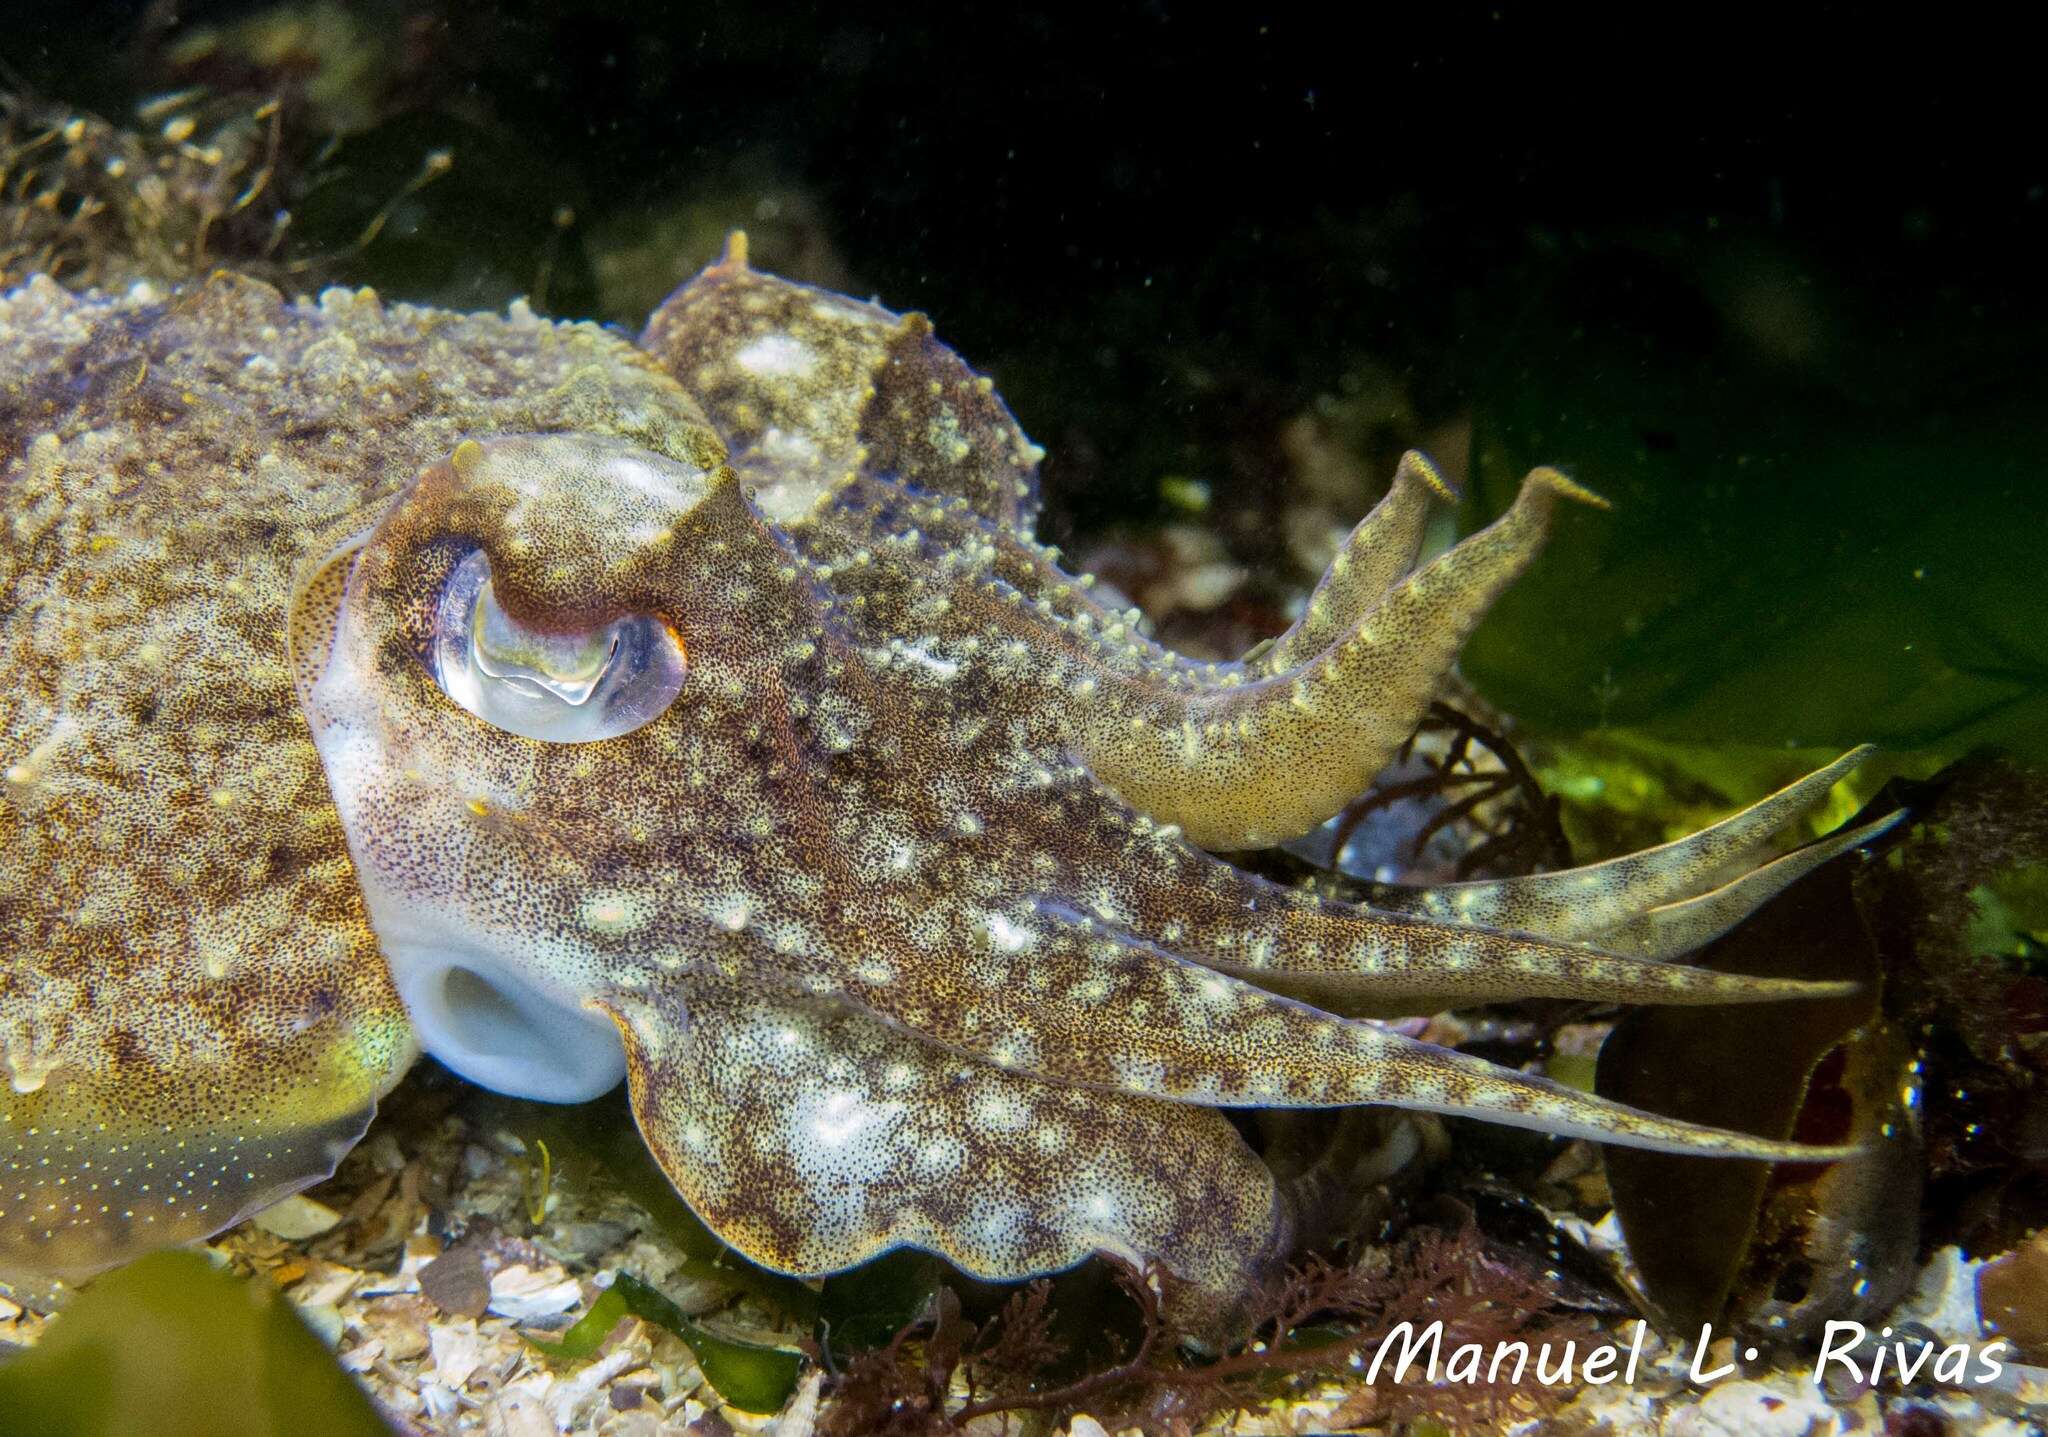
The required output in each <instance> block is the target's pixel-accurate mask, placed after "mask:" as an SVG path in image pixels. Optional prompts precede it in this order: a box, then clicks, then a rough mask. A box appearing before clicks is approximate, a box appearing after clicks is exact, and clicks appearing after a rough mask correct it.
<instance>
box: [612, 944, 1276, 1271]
mask: <svg viewBox="0 0 2048 1437" xmlns="http://www.w3.org/2000/svg"><path fill="white" fill-rule="evenodd" d="M602 1002H603V1006H604V1007H605V1008H606V1010H607V1011H608V1012H610V1014H611V1015H612V1017H613V1018H614V1019H615V1020H616V1021H617V1023H618V1026H619V1032H620V1034H621V1035H622V1037H623V1038H624V1040H625V1044H626V1055H627V1067H628V1074H629V1078H630V1082H631V1086H632V1095H633V1109H634V1113H635V1115H636V1117H637V1119H638V1121H639V1124H640V1128H641V1131H642V1132H643V1133H644V1134H645V1135H646V1137H647V1141H648V1144H649V1146H650V1147H651V1148H652V1149H653V1151H654V1153H655V1155H656V1157H657V1158H658V1159H659V1161H660V1163H661V1165H662V1168H663V1169H664V1171H666V1172H667V1173H668V1175H669V1177H670V1179H671V1180H672V1181H673V1182H674V1183H675V1184H676V1187H677V1189H678V1190H679V1191H680V1192H681V1193H682V1195H683V1197H684V1199H685V1200H686V1201H688V1202H689V1204H690V1206H691V1207H692V1208H693V1209H695V1210H696V1212H697V1213H698V1214H699V1215H701V1216H702V1217H703V1218H704V1219H705V1220H706V1221H707V1222H709V1223H710V1224H711V1226H712V1227H713V1228H714V1229H716V1230H717V1232H718V1233H719V1235H720V1236H721V1237H722V1238H723V1239H724V1240H725V1241H727V1242H729V1243H731V1244H732V1245H733V1246H735V1247H737V1248H738V1249H739V1250H740V1251H741V1252H743V1253H745V1254H746V1255H747V1256H748V1257H750V1258H752V1259H754V1260H755V1261H756V1262H760V1263H764V1264H766V1265H767V1266H769V1267H772V1268H775V1269H777V1270H779V1271H783V1272H792V1273H797V1274H799V1275H803V1276H817V1275H822V1274H825V1273H831V1272H838V1271H841V1270H843V1269H845V1268H848V1267H851V1266H853V1265H854V1264H856V1263H859V1262H864V1261H866V1260H867V1259H869V1258H871V1257H874V1256H875V1255H877V1254H879V1253H882V1252H886V1251H888V1250H890V1249H892V1248H896V1247H900V1246H905V1245H908V1246H912V1247H919V1248H923V1249H925V1250H927V1251H930V1252H935V1253H938V1254H939V1255H941V1256H943V1257H944V1258H946V1259H947V1260H948V1261H949V1262H951V1263H953V1264H954V1265H955V1266H957V1267H959V1268H961V1269H962V1270H964V1271H966V1272H968V1273H970V1274H972V1275H974V1276H976V1277H981V1278H987V1279H994V1280H1005V1281H1008V1280H1015V1279H1018V1278H1023V1277H1029V1276H1033V1275H1037V1274H1042V1273H1048V1272H1056V1271H1059V1270H1061V1269H1064V1268H1068V1267H1071V1266H1073V1265H1074V1264H1075V1263H1077V1262H1080V1261H1081V1260H1082V1259H1083V1258H1086V1257H1087V1256H1089V1255H1090V1254H1091V1253H1096V1252H1108V1253H1113V1254H1117V1255H1119V1256H1122V1257H1124V1258H1126V1259H1127V1260H1129V1261H1131V1262H1133V1263H1137V1264H1142V1263H1143V1262H1146V1261H1149V1260H1158V1261H1160V1262H1163V1263H1164V1264H1165V1265H1166V1266H1167V1267H1168V1268H1169V1269H1170V1270H1171V1271H1173V1272H1174V1273H1175V1274H1177V1275H1178V1276H1179V1277H1181V1278H1182V1279H1183V1280H1185V1281H1187V1282H1189V1283H1192V1284H1194V1285H1195V1287H1196V1288H1197V1289H1198V1290H1199V1291H1200V1293H1201V1294H1202V1295H1203V1297H1204V1299H1205V1300H1206V1302H1207V1303H1208V1304H1210V1305H1214V1304H1218V1303H1227V1302H1228V1301H1230V1300H1232V1299H1236V1298H1241V1297H1242V1296H1243V1294H1244V1293H1245V1292H1247V1291H1248V1290H1249V1289H1250V1288H1251V1287H1252V1285H1253V1281H1254V1280H1255V1279H1256V1278H1257V1277H1259V1276H1260V1275H1262V1273H1263V1270H1264V1269H1265V1268H1266V1267H1267V1266H1268V1265H1270V1264H1272V1263H1273V1262H1275V1261H1276V1260H1277V1259H1278V1258H1280V1257H1282V1256H1284V1253H1285V1248H1286V1240H1287V1229H1288V1224H1287V1221H1286V1218H1285V1214H1284V1212H1283V1207H1282V1204H1280V1203H1279V1202H1278V1201H1277V1200H1276V1192H1275V1184H1274V1180H1273V1177H1272V1174H1271V1173H1270V1172H1269V1171H1268V1170H1267V1168H1266V1166H1265V1165H1264V1164H1263V1163H1261V1162H1260V1161H1259V1160H1258V1158H1257V1157H1255V1156H1254V1155H1253V1154H1252V1153H1251V1151H1250V1150H1249V1149H1248V1148H1247V1147H1246V1146H1245V1144H1244V1141H1243V1139H1241V1138H1240V1137H1239V1136H1238V1134H1237V1131H1236V1129H1235V1128H1233V1127H1232V1126H1231V1124H1230V1123H1229V1122H1228V1121H1227V1120H1226V1119H1225V1118H1224V1117H1223V1116H1222V1114H1220V1113H1217V1112H1213V1111H1210V1110H1208V1109H1204V1108H1197V1107H1189V1106H1186V1105H1183V1104H1178V1103H1164V1102H1157V1101H1152V1100H1148V1099H1144V1098H1135V1097H1125V1096H1122V1095H1119V1094H1114V1093H1105V1092H1098V1091H1090V1090H1087V1089H1082V1088H1073V1087H1061V1086H1056V1085H1052V1084H1047V1083H1042V1082H1036V1081H1033V1080H1031V1079H1029V1078H1026V1077H1022V1076H1019V1075H1015V1074H1011V1073H1006V1072H1003V1071H1001V1070H1000V1069H997V1068H993V1067H990V1066H988V1065H986V1064H982V1063H977V1062H970V1061H963V1060H962V1059H961V1058H960V1057H959V1056H957V1055H956V1054H953V1053H950V1052H948V1051H946V1050H945V1049H944V1048H941V1047H938V1046H935V1045H934V1044H931V1043H928V1042H925V1041H922V1040H920V1039H918V1038H915V1037H912V1036H910V1035H908V1034H905V1033H901V1032H897V1031H894V1030H892V1029H890V1028H888V1027H885V1026H883V1025H880V1024H877V1023H874V1022H872V1021H871V1020H869V1019H867V1018H866V1017H864V1016H863V1015H861V1014H860V1013H858V1012H857V1011H855V1010H854V1009H851V1008H848V1007H846V1006H844V1005H842V1004H832V1003H822V1002H819V1001H817V1000H815V999H811V1000H806V999H803V998H800V997H793V996H789V995H786V994H781V993H777V992H775V991H774V990H772V989H770V990H765V991H764V990H762V989H760V988H758V987H754V986H748V987H745V988H741V987H738V986H737V985H733V984H730V983H719V982H715V981H702V980H700V981H693V982H687V983H680V984H677V985H675V987H674V988H673V989H672V990H671V991H669V992H665V993H663V994H661V995H660V996H659V997H654V996H650V995H635V994H613V995H609V996H607V997H606V998H604V999H603V1000H602Z"/></svg>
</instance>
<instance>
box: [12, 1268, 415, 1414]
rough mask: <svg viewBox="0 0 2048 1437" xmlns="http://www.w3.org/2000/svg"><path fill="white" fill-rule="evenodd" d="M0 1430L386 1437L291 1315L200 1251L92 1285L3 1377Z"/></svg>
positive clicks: (368, 1407)
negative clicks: (39, 1342)
mask: <svg viewBox="0 0 2048 1437" xmlns="http://www.w3.org/2000/svg"><path fill="white" fill-rule="evenodd" d="M0 1430H4V1431H7V1432H22V1433H28V1432H33V1433H37V1434H39V1437H132V1434H135V1433H141V1432H147V1433H150V1434H152V1437H389V1434H390V1430H391V1429H390V1428H389V1427H387V1426H385V1425H384V1422H383V1420H382V1419H381V1418H379V1416H378V1415H377V1410H376V1408H375V1407H374V1406H373V1405H372V1403H371V1401H370V1399H369V1397H368V1396H367V1395H365V1393H364V1392H363V1391H362V1389H361V1388H359V1387H357V1386H356V1384H355V1382H354V1381H353V1380H352V1379H351V1378H350V1377H349V1376H348V1374H347V1373H345V1372H343V1371H342V1370H341V1368H340V1367H338V1366H337V1365H335V1361H334V1358H333V1357H332V1355H330V1354H329V1353H328V1351H327V1349H326V1347H325V1346H324V1345H322V1343H321V1341H320V1339H319V1338H318V1337H316V1336H315V1335H314V1334H313V1333H312V1332H311V1331H310V1330H309V1329H308V1328H307V1327H306V1325H305V1324H304V1323H303V1322H301V1321H300V1320H299V1318H298V1317H297V1315H296V1314H295V1313H294V1312H293V1311H292V1308H291V1304H290V1303H288V1302H286V1301H285V1300H284V1298H283V1297H281V1296H280V1295H279V1294H278V1292H277V1290H276V1289H275V1288H274V1287H272V1286H271V1285H270V1284H269V1283H268V1282H266V1281H263V1280H261V1279H255V1280H243V1279H240V1278H236V1277H233V1276H231V1275H229V1274H228V1273H226V1272H224V1271H222V1270H221V1269H219V1268H217V1267H215V1266H214V1265H213V1264H212V1263H211V1262H209V1261H207V1259H206V1258H204V1257H202V1256H201V1255H200V1254H198V1253H195V1252H187V1251H169V1252H158V1253H153V1254H151V1255H150V1256H148V1257H145V1258H143V1259H141V1260H140V1261H138V1262H134V1263H131V1264H130V1265H128V1266H127V1267H124V1268H121V1269H120V1270H118V1271H116V1272H111V1273H109V1274H107V1275H106V1276H105V1277H102V1278H100V1279H98V1280H97V1281H95V1282H94V1283H93V1284H92V1285H91V1286H90V1287H88V1288H86V1290H85V1291H84V1292H83V1293H81V1294H80V1295H79V1297H78V1299H77V1301H75V1302H74V1303H72V1304H71V1306H70V1307H69V1308H67V1309H66V1311H65V1313H64V1316H63V1319H62V1320H61V1321H59V1322H56V1323H53V1324H52V1325H51V1327H50V1330H49V1332H48V1334H47V1335H46V1336H45V1337H44V1338H43V1340H42V1342H41V1344H40V1345H38V1346H37V1347H35V1348H33V1349H31V1350H30V1351H28V1352H26V1353H24V1354H22V1355H21V1356H19V1357H17V1358H15V1359H13V1360H12V1361H10V1362H8V1363H7V1364H6V1365H5V1366H0Z"/></svg>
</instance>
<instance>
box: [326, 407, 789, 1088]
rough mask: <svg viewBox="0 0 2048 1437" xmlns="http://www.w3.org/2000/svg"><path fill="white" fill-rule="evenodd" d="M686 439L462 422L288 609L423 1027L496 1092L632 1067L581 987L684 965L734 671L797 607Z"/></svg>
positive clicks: (628, 984)
mask: <svg viewBox="0 0 2048 1437" xmlns="http://www.w3.org/2000/svg"><path fill="white" fill-rule="evenodd" d="M698 457H699V458H700V459H701V462H693V461H692V460H690V459H676V458H669V457H664V456H661V455H657V454H654V453H651V452H648V451H646V450H643V449H639V448H636V447H634V446H632V445H630V444H628V443H625V442H623V441H619V440H614V439H606V438H599V437H594V436H588V435H570V434H557V435H520V436H507V437H497V438H491V439H486V440H482V441H476V440H471V441H466V442H464V443H463V444H462V445H461V446H460V447H459V448H457V449H456V451H455V452H454V453H453V454H452V455H451V456H449V457H448V458H447V459H446V460H445V461H443V462H440V463H437V464H434V465H432V466H430V467H429V468H428V469H427V470H426V471H425V472H424V473H422V474H421V476H420V477H419V479H418V481H417V482H416V483H415V484H414V485H413V486H412V487H411V489H410V490H409V491H408V492H407V493H405V494H404V495H403V496H402V497H401V498H400V499H399V500H398V501H397V502H396V503H395V504H394V505H393V506H392V508H391V509H390V510H389V511H388V512H387V513H386V514H385V515H384V517H383V518H382V519H381V521H380V522H379V523H378V524H377V525H376V526H375V527H374V528H373V529H372V530H371V531H370V532H369V533H368V534H367V535H365V536H362V538H361V539H360V540H359V541H357V542H356V543H354V544H351V545H349V546H345V547H344V549H342V550H341V551H339V552H337V553H336V555H335V556H334V557H333V559H332V560H331V561H330V563H329V564H328V566H327V567H326V568H324V569H323V570H322V571H321V572H320V573H319V574H318V575H316V576H315V577H314V579H313V580H312V581H311V582H310V583H308V584H307V585H306V586H305V588H304V590H303V592H302V593H301V595H300V597H299V600H298V602H297V604H296V606H295V608H294V613H293V623H292V633H293V658H294V663H295V665H296V667H297V671H298V674H299V678H300V683H301V692H302V702H303V704H304V706H305V710H306V713H307V716H308V718H309V720H310V722H311V724H312V728H313V732H314V740H315V743H316V745H317V747H318V748H319V751H320V755H321V760H322V762H323V764H324V765H325V767H326V770H327V774H328V779H329V784H330V787H331V790H332V793H333V797H334V802H335V805H336V808H337V810H338V812H339V813H340V816H341V820H342V825H343V827H344V829H345V831H346V833H347V835H348V842H349V848H350V852H351V854H352V856H353V858H354V859H355V864H356V869H357V878H358V881H359V882H360V884H361V887H362V891H363V895H364V898H365V901H366V903H367V905H368V908H369V911H370V915H371V920H372V923H373V925H374V926H375V929H376V932H377V937H378V941H379V944H380V946H381V947H382V949H383V951H384V954H385V956H386V958H387V959H388V961H389V963H390V966H391V972H392V976H393V979H394V981H395V982H396V984H397V987H398V990H399V992H400V994H401V996H402V997H403V998H404V1000H405V1004H406V1007H407V1009H408V1010H409V1012H410V1013H411V1015H412V1019H413V1023H414V1025H415V1027H416V1029H417V1032H418V1036H419V1040H420V1044H421V1046H422V1047H423V1048H425V1049H426V1051H428V1052H429V1053H432V1054H433V1055H434V1056H436V1057H437V1058H439V1059H441V1060H442V1061H443V1062H444V1063H446V1064H447V1065H448V1066H449V1067H451V1068H453V1069H454V1070H456V1071H457V1072H459V1073H461V1074H463V1075H464V1076H465V1077H468V1078H470V1079H472V1080H474V1081H476V1082H478V1083H481V1084H484V1085H485V1086H488V1087H491V1088H494V1089H497V1090H499V1091H501V1092H507V1093H513V1094H517V1095H520V1096H525V1097H533V1098H540V1099H546V1100H552V1101H564V1102H573V1101H581V1100H584V1099H588V1098H591V1097H595V1096H597V1095H598V1094H600V1093H602V1092H605V1091H606V1090H608V1089H610V1088H611V1087H613V1086H614V1085H616V1084H617V1083H618V1081H619V1080H620V1079H621V1078H622V1077H623V1076H624V1073H625V1056H624V1051H623V1048H622V1046H621V1041H620V1037H619V1034H618V1030H617V1027H616V1026H615V1024H614V1021H613V1019H612V1018H611V1017H610V1016H608V1015H607V1012H606V1010H605V1009H604V1008H603V1007H600V1006H598V1001H599V1000H601V999H602V997H603V995H605V994H607V993H616V992H619V991H621V990H625V989H630V988H632V987H634V986H636V985H645V984H648V983H651V982H654V981H657V979H658V978H659V976H660V975H661V974H662V973H664V972H668V973H673V972H674V971H675V970H676V969H677V968H679V967H682V966H684V965H687V964H690V963H693V962H695V961H696V960H697V956H698V955H697V951H696V948H695V946H694V944H693V935H692V932H691V930H690V927H689V926H688V925H683V924H679V923H678V922H677V921H676V918H675V914H676V910H677V903H676V892H675V890H676V888H677V886H678V884H679V882H680V881H681V878H682V875H683V872H684V870H686V869H695V868H696V867H697V866H698V865H699V862H700V861H703V860H704V855H700V854H693V852H692V851H691V850H692V838H693V836H694V835H695V834H697V833H698V831H699V828H700V823H701V821H702V820H703V819H704V818H706V817H710V818H712V819H714V820H716V822H718V823H721V824H722V823H723V822H725V820H726V817H727V815H726V814H725V813H724V811H723V810H722V809H720V808H719V806H718V805H719V802H720V801H721V800H724V801H729V800H730V799H731V798H732V796H733V793H734V790H735V784H734V783H732V782H725V781H720V780H718V778H717V776H718V774H719V773H720V772H722V771H723V769H724V767H725V764H724V762H723V761H724V760H726V759H729V758H731V757H732V746H733V745H732V738H733V735H734V726H735V724H736V722H738V716H740V715H743V714H744V713H745V712H746V709H747V706H748V704H749V702H750V700H749V697H748V696H749V695H750V694H755V693H758V692H759V691H760V689H761V687H762V684H761V681H760V676H759V675H758V674H755V673H752V672H750V670H752V669H753V668H755V667H757V666H758V663H759V661H760V659H761V656H762V653H763V647H764V645H766V644H770V643H771V642H772V641H773V640H774V638H775V636H776V633H777V630H778V629H780V628H784V627H787V626H789V625H793V624H794V625H801V624H803V623H805V622H807V621H808V620H807V619H806V616H805V614H804V605H803V604H802V603H801V601H800V599H799V600H798V601H796V602H795V603H794V604H793V606H791V605H790V604H789V603H788V602H787V601H789V600H790V598H791V594H792V590H791V589H790V588H789V586H788V584H787V582H786V581H787V580H788V579H789V578H790V577H792V576H793V573H794V571H793V569H792V568H791V566H790V565H789V561H788V557H787V555H786V554H785V553H784V552H783V550H782V548H781V546H780V542H779V536H778V535H777V534H776V533H775V531H774V530H773V529H772V528H770V527H769V526H767V525H766V524H765V523H764V522H763V521H762V520H761V519H760V517H759V516H758V514H756V513H755V511H754V510H753V509H752V507H751V506H750V505H749V504H748V502H747V500H746V498H745V496H744V495H743V494H742V492H741V490H740V485H739V484H738V482H737V481H736V480H735V479H734V478H733V476H732V474H731V472H730V471H729V470H726V469H724V468H723V467H722V465H721V460H722V455H721V454H720V453H719V452H718V451H717V450H716V448H715V446H713V445H711V444H710V443H709V441H707V444H706V446H705V451H704V453H703V454H702V455H701V456H698ZM764 566H766V568H767V570H768V574H769V576H768V577H766V578H764V577H763V574H762V571H763V568H764ZM777 575H779V576H780V582H779V583H778V580H777V578H776V577H774V576H777ZM768 589H776V590H777V592H776V593H773V594H771V593H768V592H764V590H768ZM777 598H780V599H782V600H784V601H785V604H784V607H783V608H782V609H781V610H778V608H777V604H776V602H775V600H776V599H777ZM713 788H715V789H717V790H718V794H717V796H716V797H715V798H714V797H710V796H705V797H699V796H698V795H704V794H705V792H706V790H708V789H713Z"/></svg>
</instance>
